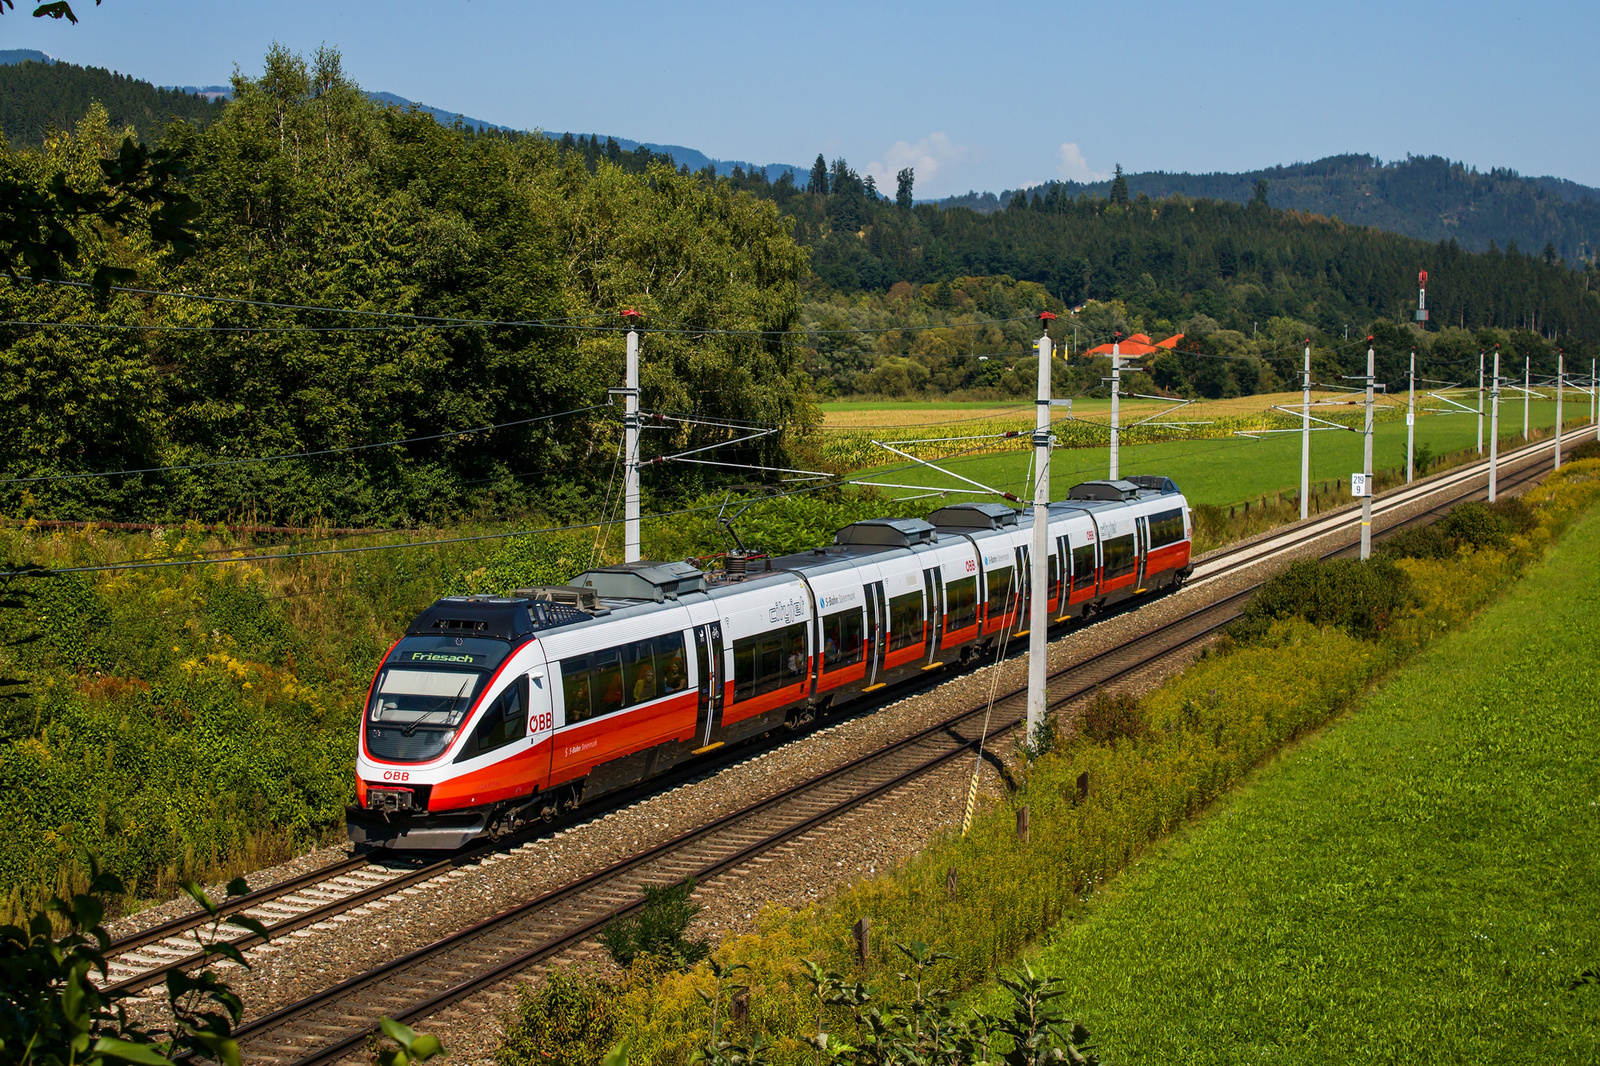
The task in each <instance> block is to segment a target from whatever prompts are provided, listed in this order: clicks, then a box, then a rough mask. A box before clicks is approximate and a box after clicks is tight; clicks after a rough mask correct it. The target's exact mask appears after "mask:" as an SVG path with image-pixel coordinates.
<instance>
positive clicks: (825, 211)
mask: <svg viewBox="0 0 1600 1066" xmlns="http://www.w3.org/2000/svg"><path fill="white" fill-rule="evenodd" d="M732 183H733V184H735V185H736V186H738V187H741V188H744V189H747V190H749V191H751V192H753V193H754V194H756V195H759V196H765V197H770V198H771V199H773V200H774V201H775V202H776V203H777V204H778V205H779V206H780V209H781V210H782V211H783V212H784V213H785V214H786V215H788V216H790V217H792V218H793V220H794V228H795V236H796V238H797V239H798V240H799V241H800V243H801V244H803V245H805V246H807V247H808V248H809V249H810V251H811V265H812V269H813V271H814V273H815V275H816V280H815V281H814V282H813V284H812V287H811V290H810V303H809V304H808V307H807V312H806V321H807V324H808V325H809V326H811V327H813V328H817V329H822V328H828V329H839V328H846V327H849V328H857V329H874V330H878V331H879V332H874V333H870V334H860V335H857V336H854V337H844V338H842V339H837V340H832V341H830V342H829V343H828V344H827V345H825V346H824V347H823V348H822V349H820V350H819V351H818V352H817V353H816V355H815V356H814V361H813V367H814V369H815V371H816V372H817V374H818V376H819V380H820V381H821V383H822V388H823V391H824V392H830V391H831V392H836V393H839V394H845V393H850V392H868V393H882V392H888V393H890V394H903V393H904V392H905V390H904V389H901V388H898V387H887V388H886V387H885V385H886V383H888V384H892V385H894V386H898V385H899V384H900V383H901V382H904V381H906V380H910V381H912V382H913V383H914V384H916V383H920V384H917V387H916V388H913V389H912V390H911V391H913V392H916V391H933V392H951V391H960V390H972V389H978V390H984V389H987V390H991V391H999V392H1002V393H1003V392H1006V391H1008V385H1007V383H1008V382H1015V384H1014V385H1012V386H1010V389H1011V391H1012V392H1013V394H1015V392H1016V391H1017V390H1022V391H1025V390H1026V388H1027V384H1026V381H1027V378H1028V373H1027V372H1026V370H1025V365H1024V366H1020V367H1013V369H1015V370H1016V373H1015V374H1013V375H1012V377H1011V378H1009V379H1008V378H1006V375H1005V371H1006V369H1007V368H1008V366H1011V364H1013V363H1015V362H1016V360H1015V359H1012V360H1010V361H1007V360H1004V359H1002V360H999V361H995V360H990V361H987V362H986V361H982V360H981V359H980V358H979V357H980V356H983V355H1002V356H1004V355H1007V354H1015V355H1024V354H1025V352H1026V350H1027V342H1028V340H1029V339H1030V337H1031V332H1032V331H1031V330H1027V329H1024V328H1022V327H1021V326H1019V325H1016V324H1012V325H1008V326H1005V327H1003V328H1001V327H984V328H962V324H963V323H971V322H976V321H979V320H982V319H986V318H989V319H997V318H1006V317H1010V316H1012V315H1014V314H1016V313H1018V312H1019V311H1021V312H1023V313H1031V312H1033V311H1037V310H1043V309H1047V308H1048V309H1059V308H1057V306H1056V303H1055V302H1054V301H1059V302H1060V303H1064V304H1068V305H1078V304H1083V303H1086V302H1091V301H1092V303H1090V306H1089V307H1088V308H1087V309H1086V311H1085V314H1084V315H1083V316H1080V317H1079V319H1078V322H1079V324H1080V329H1079V331H1078V332H1079V333H1080V334H1081V335H1082V339H1083V340H1084V343H1083V344H1081V345H1080V346H1079V347H1080V348H1086V347H1089V346H1090V345H1092V344H1097V343H1100V342H1101V341H1103V340H1107V339H1109V337H1110V334H1111V332H1112V331H1113V330H1115V329H1119V328H1120V329H1122V330H1123V332H1124V333H1128V332H1139V331H1146V332H1150V333H1151V334H1155V333H1156V332H1160V333H1161V334H1162V336H1166V335H1170V334H1172V333H1178V332H1183V333H1186V334H1187V337H1186V339H1185V341H1184V343H1183V344H1182V345H1180V347H1181V348H1182V349H1185V350H1189V351H1193V352H1198V353H1200V354H1201V357H1200V358H1198V359H1196V358H1188V361H1187V362H1185V363H1183V367H1184V369H1183V371H1182V372H1181V373H1179V372H1178V367H1177V365H1176V364H1175V363H1174V362H1173V360H1174V359H1180V358H1185V357H1182V356H1175V357H1172V358H1171V359H1169V360H1168V372H1167V373H1165V374H1162V375H1157V377H1158V379H1159V380H1161V381H1163V382H1164V384H1165V386H1166V387H1169V388H1173V389H1177V390H1183V389H1189V390H1193V391H1195V392H1197V393H1201V394H1208V395H1225V394H1227V395H1231V394H1236V393H1243V394H1249V393H1252V392H1257V391H1265V390H1267V389H1269V388H1274V387H1277V386H1279V385H1281V384H1282V383H1283V382H1285V381H1290V380H1293V373H1292V371H1291V370H1290V368H1289V365H1288V363H1289V362H1290V361H1291V359H1290V353H1289V351H1288V349H1289V348H1290V347H1298V345H1297V344H1296V342H1297V341H1299V340H1300V339H1303V338H1305V337H1308V336H1310V337H1315V338H1316V339H1317V342H1318V347H1319V348H1334V347H1338V346H1339V345H1340V343H1341V342H1343V341H1344V340H1345V338H1346V336H1347V334H1348V335H1350V336H1354V337H1356V338H1358V339H1359V338H1360V337H1362V336H1364V335H1365V334H1366V333H1368V332H1370V331H1373V330H1376V331H1377V332H1378V333H1379V335H1380V337H1381V338H1382V340H1383V346H1384V348H1385V352H1384V353H1383V354H1384V358H1385V359H1398V358H1399V357H1400V356H1401V355H1402V354H1403V353H1404V352H1405V351H1406V350H1408V349H1409V348H1410V347H1411V346H1412V345H1416V346H1417V347H1419V348H1420V349H1421V350H1423V351H1425V352H1426V351H1430V350H1431V349H1432V348H1434V347H1435V346H1436V344H1437V343H1442V344H1443V346H1444V347H1443V348H1442V349H1441V351H1449V352H1451V353H1452V356H1451V357H1452V358H1456V357H1457V356H1458V355H1459V353H1462V352H1466V351H1468V350H1469V349H1470V350H1471V351H1472V352H1474V353H1475V351H1476V349H1477V348H1478V347H1479V346H1480V345H1489V346H1492V345H1493V344H1494V343H1496V342H1497V341H1498V342H1502V343H1504V344H1505V345H1507V350H1508V351H1510V350H1512V349H1515V350H1516V351H1517V352H1518V353H1526V354H1528V355H1530V356H1531V357H1535V358H1537V359H1538V360H1539V361H1540V365H1541V366H1543V365H1544V364H1545V363H1548V364H1549V365H1548V368H1547V369H1548V370H1549V371H1550V372H1553V371H1554V369H1555V367H1554V363H1555V349H1556V348H1557V347H1558V346H1564V347H1565V348H1566V350H1567V352H1568V353H1569V354H1571V355H1574V356H1575V357H1578V356H1579V353H1581V352H1584V351H1587V350H1589V348H1590V346H1593V345H1594V344H1595V343H1596V342H1600V291H1597V290H1600V275H1597V271H1596V269H1595V267H1594V266H1593V265H1592V264H1591V265H1588V266H1586V267H1585V268H1584V269H1582V270H1577V271H1575V270H1572V269H1569V268H1568V267H1567V265H1566V264H1565V263H1562V262H1561V261H1559V260H1557V259H1555V258H1553V257H1550V258H1547V257H1543V256H1534V255H1529V254H1527V253H1524V252H1522V251H1519V250H1517V249H1516V248H1514V247H1509V248H1507V249H1505V250H1504V251H1502V250H1500V249H1491V250H1489V251H1488V252H1485V253H1481V254H1472V253H1468V252H1466V251H1464V250H1463V249H1462V248H1461V247H1460V246H1459V244H1458V243H1457V242H1454V241H1442V242H1436V243H1430V242H1425V241H1419V240H1414V239H1412V238H1408V237H1402V236H1399V235H1397V234H1392V233H1386V232H1383V231H1381V230H1378V229H1373V228H1368V227H1360V226H1351V225H1348V224H1346V223H1344V222H1341V221H1338V220H1332V219H1328V218H1325V217H1322V216H1318V215H1313V214H1309V213H1306V212H1300V211H1293V210H1281V209H1278V208H1274V207H1271V206H1270V205H1269V203H1268V202H1267V200H1266V199H1263V198H1260V197H1257V198H1254V199H1253V200H1252V202H1251V203H1250V204H1247V205H1241V204H1235V203H1231V202H1228V201H1225V200H1224V201H1217V200H1197V199H1190V198H1188V197H1184V196H1173V197H1169V198H1167V199H1163V200H1154V199H1151V198H1150V197H1147V196H1143V195H1140V196H1137V197H1131V196H1130V195H1129V194H1128V191H1127V189H1126V188H1122V187H1116V188H1113V189H1112V190H1110V193H1111V195H1110V196H1108V197H1106V198H1098V197H1093V196H1088V195H1083V196H1078V197H1070V196H1068V195H1066V194H1065V192H1064V190H1062V189H1061V188H1059V187H1057V188H1054V189H1052V190H1051V192H1050V195H1047V196H1044V197H1040V198H1039V199H1038V200H1036V201H1035V200H1030V199H1026V198H1017V199H1015V200H1014V201H1013V202H1012V204H1011V205H1010V206H1009V207H1008V208H1006V209H1005V210H1003V211H997V212H993V213H988V214H980V213H978V212H975V211H971V210H968V209H966V208H960V207H957V208H939V207H935V206H933V205H930V204H918V205H915V206H911V204H910V200H911V196H910V195H909V193H910V190H909V189H907V190H897V192H901V191H903V192H904V193H905V195H902V196H900V197H898V198H897V200H890V199H889V198H887V197H886V196H884V195H882V194H881V193H878V192H877V191H876V190H873V189H871V188H869V187H868V185H867V183H866V182H865V181H863V180H862V179H861V178H860V177H858V176H857V175H856V173H855V172H854V171H852V170H851V169H850V167H849V166H848V164H847V163H845V162H844V161H843V160H836V161H835V162H834V163H833V165H832V166H831V167H826V166H823V165H822V164H821V160H820V159H819V160H818V167H817V168H815V169H814V170H813V172H812V174H811V176H810V179H809V181H808V182H807V184H806V187H805V188H803V189H802V188H799V187H797V186H795V185H793V184H790V183H786V182H785V183H776V184H769V183H767V182H765V181H764V180H763V179H762V176H761V175H760V174H755V175H738V176H736V177H735V178H734V179H733V181H732ZM1419 270H1426V271H1428V274H1429V279H1430V280H1429V288H1428V307H1429V309H1430V312H1431V316H1432V318H1431V321H1430V322H1429V332H1427V333H1424V334H1414V333H1413V331H1412V329H1411V326H1410V323H1411V321H1412V319H1413V316H1414V312H1415V309H1416V298H1417V272H1418V271H1419ZM901 324H903V325H912V324H916V325H920V326H937V327H941V328H937V329H932V330H924V331H918V330H913V329H901V330H899V331H896V332H884V331H885V330H886V329H887V328H888V327H892V326H895V325H901ZM1062 327H1064V328H1067V329H1071V328H1072V327H1071V326H1070V325H1067V324H1066V323H1062ZM1480 334H1481V335H1480ZM1063 339H1064V340H1066V341H1068V343H1069V344H1070V343H1071V337H1067V336H1064V337H1063ZM1157 339H1160V338H1157ZM1268 352H1274V353H1276V355H1275V357H1274V358H1275V359H1276V360H1277V362H1278V367H1277V369H1276V370H1274V369H1273V366H1272V360H1268V361H1267V362H1265V363H1264V362H1262V357H1263V356H1265V355H1266V353H1268ZM1363 354H1364V353H1358V352H1355V351H1354V350H1353V349H1348V350H1345V351H1344V352H1343V354H1342V355H1340V356H1338V357H1337V358H1336V357H1334V356H1333V355H1332V354H1329V355H1326V356H1324V357H1323V360H1324V365H1326V366H1327V368H1328V372H1329V373H1332V374H1337V373H1348V372H1353V370H1354V369H1355V361H1356V360H1357V358H1358V357H1361V356H1362V355H1363ZM1205 356H1214V357H1219V358H1221V359H1224V360H1228V362H1225V363H1223V364H1216V360H1214V359H1212V360H1207V359H1206V358H1204V357H1205ZM1461 357H1462V358H1464V357H1465V356H1461ZM897 359H898V360H900V362H898V363H896V362H895V361H896V360H897ZM906 359H910V360H912V361H913V362H916V363H919V364H920V369H915V370H913V369H910V368H909V367H906V364H905V363H904V360H906ZM1581 359H1582V361H1583V363H1584V365H1587V356H1582V357H1581ZM1329 360H1331V362H1330V361H1329ZM1340 360H1344V361H1345V362H1340ZM886 361H888V362H887V363H886ZM1214 364H1215V365H1214ZM891 365H898V366H901V367H902V368H905V369H906V374H899V373H898V372H896V373H894V374H890V375H884V374H877V375H876V376H874V375H875V373H876V371H877V370H878V369H879V368H880V367H884V366H891ZM907 375H909V378H908V377H907ZM1102 376H1103V375H1102ZM1084 377H1085V381H1084V383H1083V384H1084V385H1085V386H1088V385H1092V384H1093V383H1095V382H1096V381H1097V380H1098V378H1097V377H1096V376H1095V372H1094V371H1093V370H1091V369H1089V368H1085V371H1084Z"/></svg>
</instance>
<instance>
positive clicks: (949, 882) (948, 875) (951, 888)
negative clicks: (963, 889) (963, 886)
mask: <svg viewBox="0 0 1600 1066" xmlns="http://www.w3.org/2000/svg"><path fill="white" fill-rule="evenodd" d="M944 894H945V898H946V899H955V898H956V868H955V867H954V866H952V867H950V868H949V869H948V870H946V871H945V872H944Z"/></svg>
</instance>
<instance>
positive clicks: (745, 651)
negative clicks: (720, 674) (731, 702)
mask: <svg viewBox="0 0 1600 1066" xmlns="http://www.w3.org/2000/svg"><path fill="white" fill-rule="evenodd" d="M755 694H756V638H754V637H746V638H745V639H743V640H736V641H734V642H733V698H734V699H735V700H747V699H749V698H750V697H751V696H754V695H755Z"/></svg>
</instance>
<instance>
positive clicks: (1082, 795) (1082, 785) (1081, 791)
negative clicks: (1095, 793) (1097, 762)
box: [1078, 770, 1089, 803]
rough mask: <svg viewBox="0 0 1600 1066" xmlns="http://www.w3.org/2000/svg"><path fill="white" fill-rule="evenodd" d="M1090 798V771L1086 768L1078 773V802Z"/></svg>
mask: <svg viewBox="0 0 1600 1066" xmlns="http://www.w3.org/2000/svg"><path fill="white" fill-rule="evenodd" d="M1088 798H1089V771H1087V770H1085V771H1084V772H1083V773H1081V774H1079V775H1078V802H1079V803H1082V802H1083V801H1084V800H1086V799H1088Z"/></svg>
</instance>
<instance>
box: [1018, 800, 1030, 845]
mask: <svg viewBox="0 0 1600 1066" xmlns="http://www.w3.org/2000/svg"><path fill="white" fill-rule="evenodd" d="M1017 839H1018V840H1020V841H1022V842H1023V843H1024V844H1026V843H1027V842H1028V808H1027V807H1026V806H1022V807H1018V808H1017Z"/></svg>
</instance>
